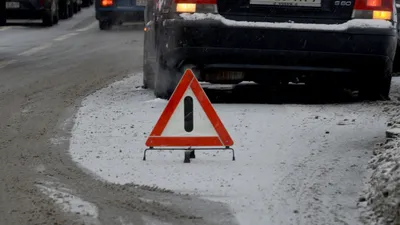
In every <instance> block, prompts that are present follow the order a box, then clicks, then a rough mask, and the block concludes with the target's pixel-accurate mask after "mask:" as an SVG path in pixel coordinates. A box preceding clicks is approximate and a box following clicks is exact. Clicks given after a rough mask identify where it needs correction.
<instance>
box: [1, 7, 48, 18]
mask: <svg viewBox="0 0 400 225" xmlns="http://www.w3.org/2000/svg"><path fill="white" fill-rule="evenodd" d="M45 12H46V10H45V9H12V10H6V18H7V19H41V18H42V17H43V14H44V13H45Z"/></svg>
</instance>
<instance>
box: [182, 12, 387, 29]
mask: <svg viewBox="0 0 400 225" xmlns="http://www.w3.org/2000/svg"><path fill="white" fill-rule="evenodd" d="M180 16H181V17H182V18H183V19H185V20H205V19H211V20H217V21H220V22H222V23H223V24H225V25H227V26H237V27H264V28H282V29H299V30H327V31H345V30H349V29H351V28H392V27H393V25H392V24H391V23H390V22H389V21H385V20H368V19H354V20H350V21H348V22H346V23H342V24H310V23H272V22H248V21H235V20H229V19H226V18H225V17H223V16H221V15H216V14H211V13H207V14H205V13H193V14H191V13H182V14H180Z"/></svg>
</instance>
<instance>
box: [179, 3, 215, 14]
mask: <svg viewBox="0 0 400 225" xmlns="http://www.w3.org/2000/svg"><path fill="white" fill-rule="evenodd" d="M174 8H175V11H176V12H178V13H195V12H198V13H216V12H217V0H175V7H174Z"/></svg>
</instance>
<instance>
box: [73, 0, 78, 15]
mask: <svg viewBox="0 0 400 225" xmlns="http://www.w3.org/2000/svg"><path fill="white" fill-rule="evenodd" d="M72 11H73V12H74V14H76V13H78V12H79V10H78V2H75V3H73V4H72Z"/></svg>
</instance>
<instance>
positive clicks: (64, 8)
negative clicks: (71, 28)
mask: <svg viewBox="0 0 400 225" xmlns="http://www.w3.org/2000/svg"><path fill="white" fill-rule="evenodd" d="M68 13H69V12H68V5H67V3H66V2H63V4H62V5H60V4H59V12H58V15H59V18H60V19H68V18H69V15H68Z"/></svg>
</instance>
